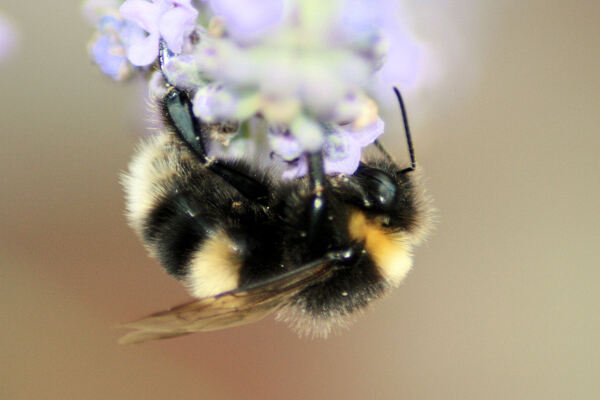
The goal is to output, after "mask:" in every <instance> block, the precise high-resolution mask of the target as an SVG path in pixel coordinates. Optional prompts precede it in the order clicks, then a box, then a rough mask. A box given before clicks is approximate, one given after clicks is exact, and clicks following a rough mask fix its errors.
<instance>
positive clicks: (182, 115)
mask: <svg viewBox="0 0 600 400" xmlns="http://www.w3.org/2000/svg"><path fill="white" fill-rule="evenodd" d="M170 56H172V54H171V52H170V51H169V50H168V49H167V46H166V44H165V42H164V41H163V40H161V42H160V56H159V59H160V66H161V70H163V75H165V74H164V63H165V62H166V61H167V60H168V58H169V57H170ZM165 80H167V78H166V76H165ZM167 83H169V82H168V80H167ZM169 85H170V83H169ZM163 104H164V109H165V113H166V115H167V118H168V120H169V122H170V123H171V125H172V126H173V127H174V128H175V129H174V130H175V133H176V134H177V135H178V136H179V138H180V139H181V140H182V141H183V142H184V143H185V144H186V145H187V147H188V148H189V149H190V151H192V153H194V154H195V155H196V156H197V157H198V158H199V159H200V161H201V162H202V163H203V164H205V165H206V167H207V168H208V169H210V170H211V171H213V172H214V173H215V174H217V175H218V176H220V177H221V178H222V179H223V180H225V181H226V182H227V183H229V184H230V185H231V186H233V187H234V188H235V189H237V191H238V192H240V193H241V194H242V195H244V196H245V197H246V198H248V199H249V200H252V201H255V202H258V203H261V204H267V203H268V201H269V190H268V189H267V187H266V186H265V185H264V184H262V183H261V182H259V181H258V180H257V179H255V178H253V177H252V176H249V175H246V174H244V173H243V172H241V171H240V170H239V169H238V168H236V167H234V166H232V165H230V164H228V163H226V162H221V161H219V160H213V161H211V162H208V161H209V160H208V156H207V153H206V145H205V142H204V138H203V137H202V134H201V132H202V129H201V126H199V125H200V124H201V122H199V121H198V120H197V119H196V118H194V117H193V112H192V102H191V100H190V98H189V96H188V95H187V93H186V92H185V91H183V90H180V89H178V88H177V87H174V86H171V87H170V90H169V92H168V93H167V95H166V96H165V99H164V101H163Z"/></svg>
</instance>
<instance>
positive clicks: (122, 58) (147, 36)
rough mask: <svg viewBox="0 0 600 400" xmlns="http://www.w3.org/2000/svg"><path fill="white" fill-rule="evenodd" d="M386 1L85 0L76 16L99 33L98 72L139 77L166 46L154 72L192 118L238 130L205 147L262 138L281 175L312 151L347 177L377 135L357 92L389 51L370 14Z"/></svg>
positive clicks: (95, 48) (94, 50)
mask: <svg viewBox="0 0 600 400" xmlns="http://www.w3.org/2000/svg"><path fill="white" fill-rule="evenodd" d="M373 1H374V2H375V3H381V4H375V5H373V4H372V2H373ZM387 3H389V1H384V0H331V1H322V0H126V1H124V2H122V3H121V2H117V0H88V1H87V2H86V3H85V5H84V11H85V14H86V16H87V18H88V19H89V20H90V21H91V22H92V23H93V24H94V25H96V27H97V28H98V32H97V33H96V34H95V36H94V38H93V39H92V41H91V44H90V53H91V56H92V58H93V60H94V61H95V62H96V63H97V64H98V65H99V67H100V68H101V69H102V71H103V72H104V73H106V74H107V75H109V76H111V77H112V78H113V79H115V80H123V79H125V78H127V77H128V76H130V75H131V74H132V73H134V72H136V71H139V72H149V71H150V67H151V66H153V65H155V64H156V59H157V56H158V53H159V51H158V48H159V41H160V40H164V42H165V43H166V45H167V48H168V50H169V51H170V53H172V55H171V56H170V57H168V59H167V60H164V68H163V71H162V72H163V73H164V75H165V78H166V80H167V81H168V82H169V83H170V84H172V85H175V86H177V87H180V88H184V89H186V90H188V91H189V92H190V93H191V94H192V96H193V98H192V101H193V112H194V114H195V115H196V117H198V118H200V119H201V120H202V121H203V122H205V123H207V124H213V123H214V124H224V123H229V124H230V125H231V123H233V124H234V125H232V126H236V127H239V129H238V133H237V134H234V135H233V139H231V140H229V139H228V141H227V143H226V144H225V145H223V143H220V146H216V147H215V148H225V151H226V150H227V149H226V148H227V147H228V146H232V147H235V148H236V149H239V148H240V143H247V142H249V140H248V138H249V137H254V136H253V135H258V134H261V133H262V134H264V137H266V142H267V143H268V144H269V146H270V151H271V152H272V157H271V159H272V160H274V162H277V163H280V164H281V165H283V166H284V171H283V176H284V177H286V178H294V177H299V176H302V175H304V174H306V173H307V154H308V153H310V152H315V151H322V152H323V155H324V159H325V170H326V172H327V173H345V174H352V173H353V172H354V171H355V170H356V168H357V167H358V164H359V161H360V157H361V150H362V148H363V147H365V146H367V145H369V144H370V143H372V142H373V141H374V140H375V139H376V138H377V137H378V136H379V135H380V134H381V133H383V129H384V123H383V121H382V120H381V118H379V116H378V110H377V106H376V104H375V102H374V101H373V100H372V99H371V98H370V97H369V95H368V94H367V88H368V85H369V83H370V81H371V80H372V78H373V76H374V75H375V74H376V72H377V71H378V70H380V69H381V68H382V66H383V64H384V60H385V57H386V53H387V49H388V48H389V45H390V43H391V41H390V40H389V39H388V37H387V36H386V35H385V33H384V31H383V30H382V29H381V28H382V26H385V24H384V23H382V21H383V19H382V16H381V15H380V14H378V13H377V11H376V10H378V9H381V10H386V7H383V6H384V5H385V4H387ZM155 74H159V73H155ZM159 80H160V78H156V77H154V78H152V79H151V80H150V81H151V85H154V86H156V82H157V81H159ZM257 120H258V121H260V123H257V122H256V121H257ZM250 141H252V140H250ZM217 156H219V155H218V154H217Z"/></svg>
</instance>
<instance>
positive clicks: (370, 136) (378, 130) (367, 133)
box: [347, 117, 385, 147]
mask: <svg viewBox="0 0 600 400" xmlns="http://www.w3.org/2000/svg"><path fill="white" fill-rule="evenodd" d="M384 130H385V122H383V120H382V119H381V118H379V117H378V118H377V119H376V120H375V122H373V123H371V124H369V125H367V126H365V127H363V128H360V129H348V130H347V132H348V133H350V135H351V137H352V139H354V140H355V141H356V143H358V144H359V145H360V146H361V147H367V146H368V145H370V144H371V143H373V142H374V141H375V139H377V138H378V137H379V136H380V135H381V134H382V133H383V131H384Z"/></svg>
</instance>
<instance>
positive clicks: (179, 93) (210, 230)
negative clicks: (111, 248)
mask: <svg viewBox="0 0 600 400" xmlns="http://www.w3.org/2000/svg"><path fill="white" fill-rule="evenodd" d="M167 51H168V50H166V48H165V46H164V45H162V46H161V57H160V64H161V66H162V65H163V64H164V57H165V55H166V52H167ZM165 80H166V78H165ZM166 84H167V86H169V90H168V93H167V95H166V96H165V98H164V99H163V101H162V104H161V105H160V108H161V110H162V113H163V115H164V120H165V124H164V125H165V129H164V130H163V131H161V132H160V133H159V134H157V135H156V136H154V137H152V138H150V139H148V140H146V141H145V142H144V143H143V144H142V145H141V146H140V148H139V150H138V152H137V154H136V155H135V156H134V158H133V160H132V162H131V164H130V168H129V172H128V173H127V175H126V177H125V179H124V186H125V190H126V203H127V215H128V218H129V221H130V224H131V226H132V227H133V228H134V230H135V231H136V232H137V233H138V235H139V236H140V237H141V239H142V241H143V242H144V243H145V245H146V247H147V248H148V250H149V252H150V254H151V255H152V256H154V257H156V258H157V259H158V260H159V261H160V262H161V264H162V265H163V266H164V268H165V269H166V271H167V272H168V273H169V274H171V275H172V276H174V277H175V278H176V279H179V280H180V281H181V282H182V283H183V284H184V285H185V286H186V287H187V288H188V290H189V291H190V293H191V294H192V296H194V297H195V298H196V300H194V301H191V302H189V303H187V304H183V305H180V306H178V307H175V308H172V309H170V310H167V311H163V312H159V313H157V314H153V315H150V316H148V317H146V318H143V319H140V320H138V321H134V322H131V323H128V324H125V325H123V326H124V327H126V328H131V329H134V331H132V332H129V333H128V334H126V335H125V336H123V337H122V338H121V340H120V342H121V343H139V342H144V341H148V340H153V339H162V338H169V337H175V336H180V335H185V334H189V333H193V332H197V331H209V330H215V329H221V328H226V327H231V326H236V325H241V324H246V323H249V322H253V321H256V320H259V319H261V318H263V317H265V316H266V315H268V314H270V313H272V312H277V316H278V318H279V319H283V320H286V321H288V322H289V323H290V325H291V326H292V327H293V328H294V329H295V330H296V331H298V332H299V333H301V334H312V335H316V336H326V335H327V334H328V333H329V332H330V331H331V329H332V328H335V327H338V326H344V325H347V324H348V322H350V321H351V320H352V319H353V317H354V316H355V315H357V313H359V312H360V311H362V310H363V309H365V307H366V306H367V305H368V304H369V303H371V302H372V301H373V300H375V299H378V298H380V297H382V296H383V295H384V294H385V293H387V292H388V291H389V289H391V288H393V287H396V286H398V285H399V284H400V282H401V281H402V280H403V278H404V277H405V275H406V274H407V272H408V271H409V270H410V268H411V265H412V249H413V247H414V246H415V245H416V244H418V243H419V242H420V241H421V240H422V239H423V237H424V235H425V233H426V231H427V225H428V224H427V222H428V219H429V215H430V212H429V206H428V202H427V201H425V199H424V197H423V194H422V191H421V189H420V188H419V185H418V184H417V183H416V181H415V179H414V177H413V175H414V174H415V158H414V151H413V146H412V141H411V138H410V132H409V129H408V123H407V119H406V111H405V108H404V104H403V102H402V98H401V96H400V93H399V92H398V90H397V89H394V90H395V93H396V95H397V97H398V100H399V103H400V106H401V110H402V115H403V120H404V124H405V131H406V137H407V141H408V147H409V152H410V159H411V164H410V166H408V167H406V168H400V167H398V166H397V165H396V164H395V163H394V162H393V161H392V158H391V157H390V155H389V154H388V153H387V152H386V151H385V149H384V148H383V147H382V146H381V144H380V143H378V142H376V143H375V146H377V147H378V148H379V150H380V152H381V154H382V155H383V156H382V157H379V158H375V159H370V160H367V161H365V162H364V163H361V164H360V166H359V168H358V170H357V171H356V172H355V173H354V174H352V175H332V176H327V175H326V174H325V172H324V166H323V158H322V155H321V153H319V152H316V153H312V154H309V155H308V158H309V173H308V175H307V176H305V177H302V178H297V179H294V180H291V181H282V180H281V179H277V178H276V177H274V176H272V175H271V173H270V172H269V171H268V170H267V169H265V168H258V167H255V166H253V165H251V164H250V163H247V162H245V161H242V160H218V159H210V158H209V157H208V156H207V148H208V146H210V140H209V139H210V138H209V135H208V134H207V129H206V125H205V124H203V123H202V121H199V120H198V119H196V118H195V117H193V114H192V111H191V102H190V99H189V97H188V94H187V93H186V92H185V91H183V90H180V89H178V88H177V87H173V86H171V85H169V83H168V82H167V83H166ZM211 129H214V126H213V127H212V128H211Z"/></svg>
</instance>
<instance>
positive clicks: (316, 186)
mask: <svg viewBox="0 0 600 400" xmlns="http://www.w3.org/2000/svg"><path fill="white" fill-rule="evenodd" d="M308 173H309V178H310V189H311V193H312V198H311V201H310V203H309V207H310V210H309V213H308V218H309V220H308V232H307V235H308V240H309V242H310V241H312V240H313V239H314V238H315V237H316V233H317V232H318V231H319V229H320V227H321V225H322V223H323V217H324V214H325V213H324V210H325V196H324V190H325V187H324V185H325V167H324V162H323V155H322V154H321V152H317V153H311V154H309V156H308Z"/></svg>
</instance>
